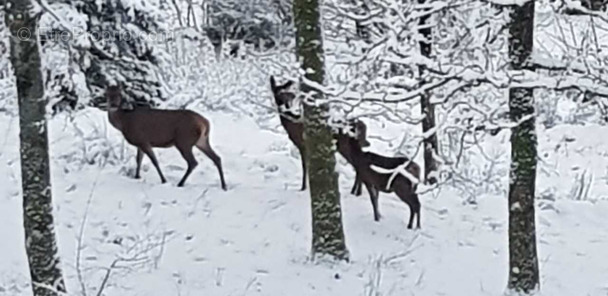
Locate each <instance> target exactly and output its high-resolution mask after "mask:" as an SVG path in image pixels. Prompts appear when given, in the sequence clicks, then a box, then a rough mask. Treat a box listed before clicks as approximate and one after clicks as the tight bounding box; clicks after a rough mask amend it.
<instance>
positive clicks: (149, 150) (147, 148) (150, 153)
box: [140, 146, 167, 184]
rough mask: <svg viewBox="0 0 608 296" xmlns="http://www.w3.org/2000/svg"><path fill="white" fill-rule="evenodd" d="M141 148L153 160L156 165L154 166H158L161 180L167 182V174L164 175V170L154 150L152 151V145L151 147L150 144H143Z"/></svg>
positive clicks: (157, 169)
mask: <svg viewBox="0 0 608 296" xmlns="http://www.w3.org/2000/svg"><path fill="white" fill-rule="evenodd" d="M140 149H141V150H142V152H143V153H145V154H146V155H147V156H148V158H150V160H151V161H152V164H153V165H154V167H155V168H156V171H157V172H158V175H159V176H160V181H161V182H162V183H163V184H164V183H167V179H165V176H164V175H163V172H162V171H161V170H160V166H159V165H158V160H157V159H156V155H154V151H152V147H150V146H142V147H140Z"/></svg>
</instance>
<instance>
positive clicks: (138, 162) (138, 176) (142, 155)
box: [135, 148, 144, 179]
mask: <svg viewBox="0 0 608 296" xmlns="http://www.w3.org/2000/svg"><path fill="white" fill-rule="evenodd" d="M143 158H144V153H143V152H142V151H141V149H139V148H137V156H136V158H135V161H136V162H137V166H136V167H135V179H139V178H140V177H141V176H140V175H139V171H140V168H141V161H142V160H143Z"/></svg>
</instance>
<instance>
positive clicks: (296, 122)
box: [270, 76, 370, 195]
mask: <svg viewBox="0 0 608 296" xmlns="http://www.w3.org/2000/svg"><path fill="white" fill-rule="evenodd" d="M294 83H295V82H294V81H292V80H289V81H287V82H285V83H284V84H280V85H279V84H277V82H276V80H275V79H274V76H270V89H271V91H272V95H273V97H274V101H275V104H276V107H277V110H278V113H279V117H280V120H281V125H282V126H283V128H284V129H285V131H286V132H287V136H288V137H289V139H290V140H291V142H292V143H293V144H294V145H295V146H296V148H297V149H298V151H299V152H300V159H301V162H302V187H301V189H300V190H301V191H304V190H306V183H307V182H306V176H307V167H306V149H305V147H304V123H303V122H302V119H301V116H300V115H298V114H295V113H294V112H293V111H292V107H293V106H292V105H293V104H294V101H295V98H296V95H295V93H294V92H293V91H291V90H290V87H291V86H292V85H293V84H294ZM346 124H347V125H352V126H356V127H357V129H358V130H359V131H360V133H359V138H358V139H357V140H358V141H359V144H360V145H361V146H362V147H368V146H369V145H370V143H369V142H368V141H367V139H366V137H367V134H366V132H365V131H366V130H367V127H366V126H365V123H363V122H362V121H360V120H349V121H348V122H347V123H346ZM336 136H337V134H334V138H336V139H338V141H340V139H339V138H337V137H336ZM338 147H340V145H338ZM338 152H339V153H340V154H342V156H343V157H344V158H345V159H346V160H347V161H348V162H349V163H351V161H350V160H349V158H350V155H348V154H345V152H348V151H341V150H339V149H338ZM351 193H352V194H355V195H361V182H360V181H359V178H358V177H357V176H355V183H354V184H353V188H352V190H351Z"/></svg>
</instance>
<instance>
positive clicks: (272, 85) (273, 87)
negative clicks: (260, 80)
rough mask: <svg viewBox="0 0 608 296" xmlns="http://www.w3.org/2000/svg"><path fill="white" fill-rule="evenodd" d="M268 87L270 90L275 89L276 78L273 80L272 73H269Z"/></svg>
mask: <svg viewBox="0 0 608 296" xmlns="http://www.w3.org/2000/svg"><path fill="white" fill-rule="evenodd" d="M270 88H271V89H272V91H274V90H275V89H277V82H276V80H274V76H272V75H270Z"/></svg>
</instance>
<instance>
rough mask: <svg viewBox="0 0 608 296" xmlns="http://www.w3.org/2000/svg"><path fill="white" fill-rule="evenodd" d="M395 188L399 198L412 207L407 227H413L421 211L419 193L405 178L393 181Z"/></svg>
mask: <svg viewBox="0 0 608 296" xmlns="http://www.w3.org/2000/svg"><path fill="white" fill-rule="evenodd" d="M393 189H394V191H395V193H396V194H397V196H399V199H401V201H403V202H404V203H406V204H407V206H408V207H409V208H410V219H409V221H408V223H407V228H408V229H412V226H413V224H414V216H416V214H418V213H419V211H420V201H418V195H416V194H415V191H414V190H412V187H410V186H409V185H408V184H406V183H404V180H403V179H399V180H395V182H393ZM418 225H420V221H418Z"/></svg>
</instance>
